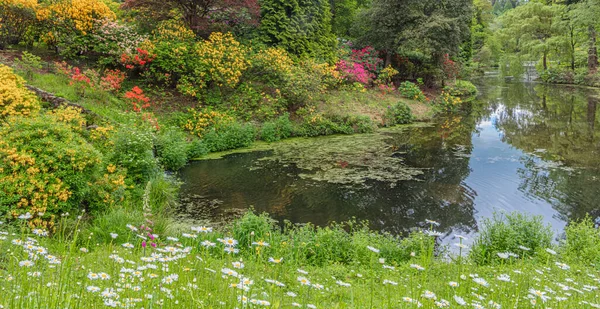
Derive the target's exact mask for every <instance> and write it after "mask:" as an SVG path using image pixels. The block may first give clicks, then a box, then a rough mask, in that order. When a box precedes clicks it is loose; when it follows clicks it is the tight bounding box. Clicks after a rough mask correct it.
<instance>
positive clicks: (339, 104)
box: [319, 90, 433, 123]
mask: <svg viewBox="0 0 600 309" xmlns="http://www.w3.org/2000/svg"><path fill="white" fill-rule="evenodd" d="M398 102H404V103H406V104H407V105H408V106H409V107H410V108H411V111H412V113H413V115H414V116H415V120H417V121H426V120H429V119H431V117H432V115H433V112H432V108H431V106H430V105H429V104H426V103H421V102H418V101H413V100H409V99H406V98H404V97H402V96H400V95H399V94H397V93H386V94H383V93H381V92H380V91H378V90H366V91H365V92H359V91H346V90H335V91H329V92H327V93H325V94H324V95H323V97H322V99H321V104H320V105H319V110H320V111H322V112H324V113H326V114H334V115H336V114H341V115H367V116H369V117H371V119H373V121H375V122H376V123H381V122H382V117H383V115H384V114H385V111H386V109H387V108H388V106H394V105H396V104H397V103H398Z"/></svg>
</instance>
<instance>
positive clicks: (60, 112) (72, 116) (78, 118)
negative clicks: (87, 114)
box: [49, 106, 86, 132]
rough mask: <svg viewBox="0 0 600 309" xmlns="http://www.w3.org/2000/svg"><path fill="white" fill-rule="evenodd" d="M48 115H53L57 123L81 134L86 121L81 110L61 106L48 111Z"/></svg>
mask: <svg viewBox="0 0 600 309" xmlns="http://www.w3.org/2000/svg"><path fill="white" fill-rule="evenodd" d="M49 114H51V115H53V116H54V117H55V119H56V120H57V121H58V122H62V123H65V124H68V125H69V126H70V127H71V130H73V131H76V132H82V131H83V129H84V127H85V123H86V121H85V118H83V115H82V114H81V110H79V109H78V108H75V107H73V106H66V107H65V106H63V107H60V108H57V109H55V110H53V111H50V112H49Z"/></svg>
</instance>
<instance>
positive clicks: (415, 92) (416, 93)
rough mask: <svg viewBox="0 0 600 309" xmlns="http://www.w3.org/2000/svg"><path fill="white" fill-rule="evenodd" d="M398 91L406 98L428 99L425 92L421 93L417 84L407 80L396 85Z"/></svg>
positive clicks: (420, 100)
mask: <svg viewBox="0 0 600 309" xmlns="http://www.w3.org/2000/svg"><path fill="white" fill-rule="evenodd" d="M398 92H400V94H401V95H402V96H403V97H405V98H407V99H411V100H415V101H419V102H425V101H428V99H427V97H426V96H425V94H423V91H421V88H419V86H417V85H416V84H414V83H411V82H408V81H407V82H403V83H401V84H400V86H398Z"/></svg>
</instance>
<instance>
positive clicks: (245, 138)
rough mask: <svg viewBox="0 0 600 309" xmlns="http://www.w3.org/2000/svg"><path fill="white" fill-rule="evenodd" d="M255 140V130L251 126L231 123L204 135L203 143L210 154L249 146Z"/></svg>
mask: <svg viewBox="0 0 600 309" xmlns="http://www.w3.org/2000/svg"><path fill="white" fill-rule="evenodd" d="M255 140H256V128H255V127H254V126H253V125H251V124H241V123H237V122H234V123H231V124H229V125H226V126H224V127H221V128H219V129H216V128H214V127H213V128H211V129H210V130H209V131H208V132H206V133H205V134H204V137H203V138H202V141H203V143H204V144H205V145H206V147H207V148H208V149H209V151H211V152H218V151H224V150H230V149H236V148H243V147H248V146H250V145H251V144H252V143H253V142H254V141H255Z"/></svg>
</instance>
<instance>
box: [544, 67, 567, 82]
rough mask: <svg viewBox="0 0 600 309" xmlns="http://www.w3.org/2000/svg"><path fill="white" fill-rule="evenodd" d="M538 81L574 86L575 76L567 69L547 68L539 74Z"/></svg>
mask: <svg viewBox="0 0 600 309" xmlns="http://www.w3.org/2000/svg"><path fill="white" fill-rule="evenodd" d="M540 79H541V80H542V81H543V82H545V83H552V84H574V83H575V74H574V72H573V71H571V70H568V69H561V68H548V69H547V70H545V71H543V72H542V73H541V74H540Z"/></svg>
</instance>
